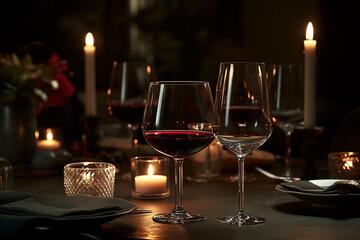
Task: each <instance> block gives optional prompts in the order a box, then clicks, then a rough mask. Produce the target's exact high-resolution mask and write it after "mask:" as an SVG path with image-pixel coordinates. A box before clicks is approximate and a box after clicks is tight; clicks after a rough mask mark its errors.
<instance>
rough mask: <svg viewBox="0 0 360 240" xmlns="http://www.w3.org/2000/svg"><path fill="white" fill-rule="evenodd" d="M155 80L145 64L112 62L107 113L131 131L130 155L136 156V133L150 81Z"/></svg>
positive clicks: (150, 66)
mask: <svg viewBox="0 0 360 240" xmlns="http://www.w3.org/2000/svg"><path fill="white" fill-rule="evenodd" d="M154 80H156V76H155V74H154V68H153V67H152V65H151V64H149V63H146V62H117V61H114V64H113V67H112V74H111V79H110V85H109V88H108V91H107V95H108V111H109V114H110V115H113V116H114V117H116V118H117V119H119V120H120V121H121V122H122V123H125V124H127V126H128V127H129V128H130V129H131V131H132V154H133V155H134V156H136V154H137V144H138V138H137V133H138V129H139V126H140V124H141V121H142V116H143V113H144V108H145V102H146V93H147V90H148V87H149V83H150V81H154Z"/></svg>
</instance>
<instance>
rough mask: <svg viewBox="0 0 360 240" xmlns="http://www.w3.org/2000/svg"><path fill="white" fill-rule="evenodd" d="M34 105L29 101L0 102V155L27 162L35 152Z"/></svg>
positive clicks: (10, 159) (15, 163) (14, 161)
mask: <svg viewBox="0 0 360 240" xmlns="http://www.w3.org/2000/svg"><path fill="white" fill-rule="evenodd" d="M35 131H36V114H35V106H34V104H33V103H32V102H31V101H30V100H29V101H13V102H11V103H6V104H0V157H4V158H6V159H8V160H9V161H10V162H11V164H13V165H18V164H29V163H31V160H32V158H33V157H34V155H35V154H36V138H35Z"/></svg>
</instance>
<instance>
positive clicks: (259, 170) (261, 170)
mask: <svg viewBox="0 0 360 240" xmlns="http://www.w3.org/2000/svg"><path fill="white" fill-rule="evenodd" d="M254 169H255V170H256V171H258V172H259V173H261V174H263V175H265V176H266V177H268V178H272V179H277V180H282V181H285V182H294V181H300V180H301V179H300V178H296V177H282V176H277V175H275V174H272V173H271V172H268V171H266V170H264V169H262V168H260V167H255V168H254Z"/></svg>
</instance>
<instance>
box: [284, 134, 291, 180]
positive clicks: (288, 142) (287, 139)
mask: <svg viewBox="0 0 360 240" xmlns="http://www.w3.org/2000/svg"><path fill="white" fill-rule="evenodd" d="M290 155H291V131H286V132H285V177H290V174H291V172H290V162H289V161H290Z"/></svg>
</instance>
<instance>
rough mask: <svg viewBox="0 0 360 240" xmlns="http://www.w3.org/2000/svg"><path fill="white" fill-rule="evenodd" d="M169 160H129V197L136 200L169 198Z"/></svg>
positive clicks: (142, 158) (147, 157) (140, 158)
mask: <svg viewBox="0 0 360 240" xmlns="http://www.w3.org/2000/svg"><path fill="white" fill-rule="evenodd" d="M168 179H169V158H166V157H156V156H153V157H151V156H150V157H149V156H144V157H134V158H132V159H131V183H132V191H131V195H132V196H133V197H136V198H165V197H167V196H169V187H168V186H169V181H168Z"/></svg>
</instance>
